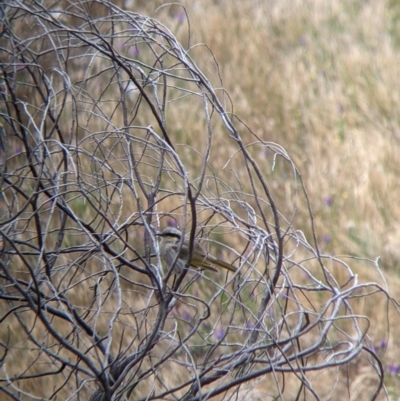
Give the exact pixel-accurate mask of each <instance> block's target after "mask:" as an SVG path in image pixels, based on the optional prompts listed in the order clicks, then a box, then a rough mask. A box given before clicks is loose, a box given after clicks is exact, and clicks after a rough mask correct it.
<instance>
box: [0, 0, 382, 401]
mask: <svg viewBox="0 0 400 401" xmlns="http://www.w3.org/2000/svg"><path fill="white" fill-rule="evenodd" d="M1 7H2V8H1V9H2V15H3V24H2V25H3V31H2V36H1V38H0V46H1V54H2V56H1V70H2V81H1V87H0V88H1V104H0V113H1V117H2V124H3V127H2V131H1V133H2V135H1V154H0V156H1V167H2V171H1V172H2V174H1V185H2V198H1V220H0V230H1V238H2V242H1V249H2V250H1V252H2V253H1V263H0V279H1V283H2V288H1V291H0V312H1V318H0V322H1V327H2V329H1V331H0V335H1V338H0V340H1V346H2V357H1V370H0V372H1V375H0V381H1V391H2V392H3V394H5V395H6V396H8V397H9V398H10V399H14V400H28V399H33V398H35V397H39V398H40V399H49V400H50V399H56V398H57V397H58V398H61V399H69V400H72V399H89V398H90V399H91V400H92V401H95V400H96V401H99V400H127V399H137V400H155V399H182V400H185V401H189V400H190V401H195V400H205V399H211V398H212V397H216V396H218V399H236V398H239V399H244V398H245V397H246V395H248V394H252V392H253V391H256V389H257V386H258V385H259V383H260V382H261V381H267V382H268V383H269V386H268V388H269V391H268V394H269V395H270V396H271V397H279V396H281V395H282V393H283V392H284V391H285V386H286V384H285V383H292V384H293V388H296V389H297V390H296V391H297V394H300V393H301V392H304V393H308V394H312V395H313V396H314V397H315V399H325V398H329V394H330V392H331V391H332V387H334V386H335V385H334V383H340V380H341V379H340V378H341V375H342V374H344V375H347V374H348V369H349V368H348V367H349V366H350V364H351V363H356V361H358V360H362V361H368V363H369V364H370V365H369V366H370V369H371V371H372V372H373V373H374V375H375V378H376V391H375V394H372V395H371V399H375V398H376V397H377V394H378V393H379V392H380V390H381V388H382V382H383V370H382V366H381V364H380V362H379V359H378V358H377V357H376V355H375V353H374V352H373V351H372V350H371V349H370V345H369V342H368V337H367V332H368V328H369V321H368V317H366V316H363V315H361V314H359V313H358V312H357V310H356V306H355V305H356V302H357V299H358V298H365V297H368V296H369V295H370V294H372V293H376V292H382V293H383V294H386V290H385V289H384V288H382V287H380V286H378V285H377V284H376V283H360V282H358V278H357V276H356V275H355V274H354V273H353V271H352V268H351V266H350V264H348V263H346V262H345V261H343V260H339V259H336V258H334V257H332V256H329V257H328V256H325V255H322V254H321V253H320V252H319V250H318V247H317V245H316V241H315V236H314V234H313V230H312V229H311V235H310V236H311V239H312V240H311V241H308V240H307V239H306V236H305V235H304V234H303V233H302V232H301V231H300V230H299V229H298V228H297V227H296V218H297V210H298V207H299V205H300V204H303V205H306V207H307V208H308V209H309V210H310V214H309V221H308V222H309V224H310V226H311V227H312V213H311V208H310V206H309V203H308V198H307V194H306V192H305V189H304V188H303V186H302V181H301V176H300V174H299V172H298V171H297V169H296V167H295V165H294V164H293V163H292V161H291V159H290V157H289V155H288V154H286V152H285V151H284V149H283V148H281V147H280V146H278V145H277V144H274V143H270V142H268V141H266V140H264V139H262V138H259V137H257V136H256V135H255V134H254V133H253V132H252V131H251V129H250V128H249V127H247V126H246V125H245V124H243V123H242V122H241V121H240V120H239V119H238V118H237V117H236V116H235V115H234V114H233V112H232V110H229V109H228V106H227V105H229V104H230V103H229V97H228V95H227V94H226V93H225V92H224V91H223V90H222V89H216V87H218V86H219V87H222V84H221V83H220V82H219V83H218V82H217V84H216V85H214V84H212V83H211V78H210V79H209V78H207V76H206V75H205V74H204V73H203V72H202V71H201V70H200V69H199V68H198V66H197V65H196V63H195V62H194V60H193V59H192V57H191V55H190V54H191V52H192V51H193V49H194V47H191V45H190V42H189V44H188V46H187V47H183V45H182V44H181V41H180V40H178V39H177V37H175V36H174V34H173V33H171V31H169V30H168V28H167V27H166V26H164V25H162V24H161V23H160V22H158V21H156V20H154V19H152V18H149V17H146V16H143V15H140V14H138V13H133V12H128V11H125V10H122V9H121V8H119V7H118V6H117V5H116V4H113V2H108V1H105V2H104V1H101V2H98V1H91V2H87V3H82V2H80V1H79V0H78V1H74V0H71V1H66V2H63V3H62V7H63V8H62V12H59V11H56V10H55V9H54V8H53V9H51V7H49V6H46V5H44V4H43V3H42V2H40V1H32V2H30V3H27V2H23V1H13V2H10V4H9V5H7V7H6V5H5V4H3V3H2V4H1ZM187 37H188V38H190V35H187ZM215 79H217V78H215ZM217 85H218V86H217ZM283 180H286V182H289V185H290V188H291V190H290V195H286V199H287V203H288V204H289V208H287V209H286V206H282V208H280V207H278V205H279V199H282V193H283V192H284V185H283V184H282V182H283ZM167 225H179V227H180V228H181V229H182V230H183V231H184V232H185V233H186V234H187V235H188V236H190V237H191V244H193V241H194V239H195V237H196V238H202V239H203V240H204V245H205V247H207V248H209V249H210V250H212V252H213V253H218V254H219V257H220V258H222V259H226V260H229V262H230V263H233V264H234V265H235V266H236V267H237V268H238V271H237V272H236V273H234V274H232V273H229V274H228V275H224V274H222V273H209V274H208V273H198V272H191V271H190V270H189V271H185V272H184V274H182V275H181V276H179V277H175V275H174V274H172V272H169V273H168V274H167V270H168V269H167V267H166V266H162V263H161V261H160V258H159V244H158V242H157V238H156V233H157V231H158V230H160V228H162V227H165V226H167ZM364 263H367V262H364ZM342 367H344V368H343V369H344V371H342ZM325 372H329V373H328V376H327V377H329V380H330V381H331V385H330V386H328V389H327V388H326V387H325V389H324V388H323V387H320V386H319V383H318V382H319V380H318V375H320V374H322V373H325ZM343 372H346V373H343ZM291 399H295V397H292V398H291Z"/></svg>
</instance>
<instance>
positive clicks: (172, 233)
mask: <svg viewBox="0 0 400 401" xmlns="http://www.w3.org/2000/svg"><path fill="white" fill-rule="evenodd" d="M157 235H158V236H159V237H161V241H160V256H161V259H162V260H163V262H164V263H165V264H166V265H167V266H168V267H170V266H171V265H172V263H173V262H174V260H175V258H176V255H177V253H178V252H179V254H178V258H177V259H176V262H175V265H174V270H175V271H176V272H177V273H178V274H179V273H181V272H182V271H183V269H184V268H185V264H186V261H187V258H188V255H189V239H188V238H185V239H184V240H183V243H182V246H180V241H181V238H182V232H181V231H179V230H178V229H177V228H175V227H166V228H165V229H164V230H163V231H162V232H161V233H158V234H157ZM189 266H191V267H193V268H194V269H196V270H210V271H213V272H218V267H219V268H223V269H226V270H230V271H231V272H235V271H236V270H237V269H236V267H234V266H232V265H230V264H229V263H225V262H224V261H222V260H219V259H217V258H215V257H214V256H212V255H210V254H208V253H207V252H206V251H205V250H204V248H203V247H202V246H201V245H200V244H199V242H198V241H197V240H196V239H195V240H194V242H193V251H192V259H191V260H190V263H189Z"/></svg>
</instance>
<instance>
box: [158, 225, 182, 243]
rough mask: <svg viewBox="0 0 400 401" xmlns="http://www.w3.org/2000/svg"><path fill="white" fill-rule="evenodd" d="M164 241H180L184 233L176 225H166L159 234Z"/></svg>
mask: <svg viewBox="0 0 400 401" xmlns="http://www.w3.org/2000/svg"><path fill="white" fill-rule="evenodd" d="M157 235H158V236H159V237H160V238H161V241H162V242H164V243H165V242H179V241H180V240H181V237H182V233H181V232H180V231H179V230H178V229H177V228H176V227H166V228H164V230H162V231H161V232H160V233H158V234H157Z"/></svg>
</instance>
